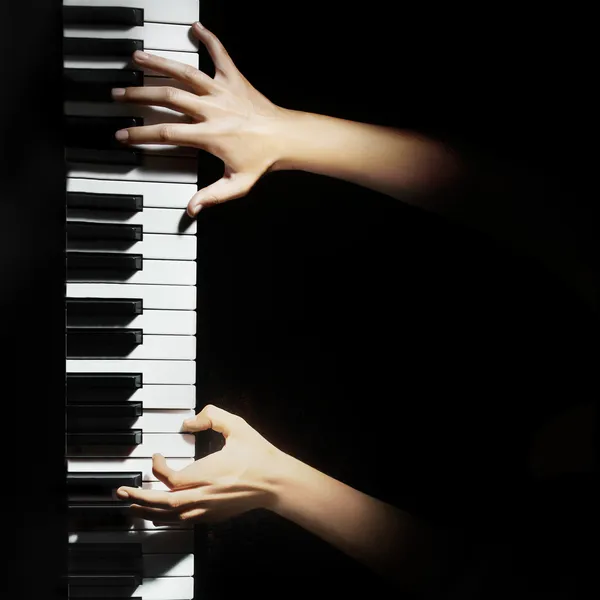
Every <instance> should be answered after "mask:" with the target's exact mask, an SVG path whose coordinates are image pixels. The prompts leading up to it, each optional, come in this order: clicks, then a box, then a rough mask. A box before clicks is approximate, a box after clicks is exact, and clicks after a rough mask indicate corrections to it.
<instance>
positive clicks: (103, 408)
mask: <svg viewBox="0 0 600 600" xmlns="http://www.w3.org/2000/svg"><path fill="white" fill-rule="evenodd" d="M143 414H144V409H143V406H142V403H141V402H127V403H126V404H125V403H123V402H116V403H110V402H106V403H103V404H100V403H88V404H67V419H68V423H69V428H70V427H71V422H72V421H71V420H72V419H73V420H75V419H136V418H137V417H141V416H142V415H143Z"/></svg>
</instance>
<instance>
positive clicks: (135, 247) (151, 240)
mask: <svg viewBox="0 0 600 600" xmlns="http://www.w3.org/2000/svg"><path fill="white" fill-rule="evenodd" d="M125 244H127V246H126V247H123V246H124V245H125ZM197 247H198V243H197V241H196V238H195V237H194V236H191V235H169V234H165V233H146V231H144V235H143V239H142V240H141V241H139V242H133V243H127V242H123V241H122V240H101V239H67V250H80V251H95V252H118V253H125V254H142V255H143V256H144V259H165V260H196V257H197Z"/></svg>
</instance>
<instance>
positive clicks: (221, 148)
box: [113, 23, 285, 216]
mask: <svg viewBox="0 0 600 600" xmlns="http://www.w3.org/2000/svg"><path fill="white" fill-rule="evenodd" d="M192 31H193V32H194V35H195V36H196V37H197V38H198V39H199V40H200V41H201V42H202V43H203V44H204V45H205V46H206V49H207V50H208V53H209V54H210V57H211V59H212V61H213V63H214V65H215V76H214V78H212V77H210V76H208V75H207V74H205V73H203V72H202V71H199V70H198V69H196V68H194V67H192V66H190V65H185V64H183V63H180V62H177V61H173V60H168V59H166V58H162V57H159V56H154V55H151V54H148V53H143V52H139V51H136V52H135V53H134V54H133V60H134V61H135V63H136V64H138V65H139V66H141V67H143V68H148V69H151V70H152V71H156V72H158V73H161V74H163V75H165V76H167V77H171V78H173V79H176V80H177V81H179V82H181V83H183V84H185V85H186V87H188V88H189V90H190V91H186V90H183V89H179V88H174V87H167V86H165V87H159V86H156V87H154V86H148V87H130V88H126V89H125V90H113V98H114V99H115V100H118V101H119V102H133V103H137V104H144V105H153V106H164V107H166V108H170V109H172V110H175V111H178V112H180V113H184V114H185V115H187V116H188V117H190V120H191V122H190V123H169V124H162V125H149V126H141V127H131V128H128V129H123V130H121V131H119V132H117V134H116V137H117V139H119V141H121V142H123V143H127V144H170V145H178V146H192V147H195V148H200V149H202V150H205V151H207V152H210V153H211V154H213V155H214V156H216V157H217V158H220V159H221V160H222V161H223V163H224V166H225V170H224V174H223V177H222V178H221V179H219V180H218V181H216V182H215V183H213V184H211V185H209V186H207V187H205V188H204V189H201V190H199V191H198V192H197V193H196V194H195V195H194V196H193V197H192V199H191V200H190V202H189V204H188V209H187V210H188V214H189V215H190V216H195V215H196V214H198V211H199V210H200V209H201V208H202V207H203V206H209V205H211V204H217V203H220V202H224V201H226V200H231V199H233V198H239V197H241V196H245V195H246V194H247V193H248V192H249V191H250V189H251V188H252V187H253V186H254V184H255V183H256V182H257V181H258V179H259V178H260V177H261V176H262V175H263V174H264V173H265V172H266V171H268V170H269V169H270V167H271V166H272V165H273V164H274V163H275V162H276V161H277V159H278V149H277V142H276V137H277V136H276V135H275V134H274V133H273V131H274V127H273V124H274V122H276V121H277V120H279V119H280V118H281V117H282V115H283V113H284V112H285V111H284V109H281V108H280V107H278V106H276V105H275V104H273V103H272V102H271V101H270V100H268V99H267V98H266V97H265V96H263V95H262V94H261V93H260V92H258V91H257V90H256V89H255V88H254V87H253V86H252V85H251V84H250V83H249V82H248V80H247V79H246V78H245V77H244V76H243V75H242V74H241V73H240V72H239V71H238V69H237V68H236V66H235V64H234V63H233V61H232V59H231V57H230V56H229V54H228V53H227V51H226V50H225V48H224V47H223V45H222V44H221V42H220V41H219V40H218V39H217V37H216V36H215V35H214V34H213V33H212V32H210V31H208V30H207V29H206V28H204V27H202V26H201V25H200V24H199V23H195V24H194V26H193V27H192Z"/></svg>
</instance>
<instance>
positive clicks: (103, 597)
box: [69, 587, 143, 600]
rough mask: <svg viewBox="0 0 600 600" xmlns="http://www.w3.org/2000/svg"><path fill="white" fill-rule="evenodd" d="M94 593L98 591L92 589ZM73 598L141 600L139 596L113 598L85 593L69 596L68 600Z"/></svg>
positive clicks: (125, 595)
mask: <svg viewBox="0 0 600 600" xmlns="http://www.w3.org/2000/svg"><path fill="white" fill-rule="evenodd" d="M79 589H86V588H83V587H82V588H79ZM93 591H94V592H95V593H97V592H98V591H99V590H98V589H94V590H93ZM74 598H85V600H143V599H142V597H141V596H129V595H127V594H123V595H122V596H113V595H112V594H111V595H110V596H90V595H89V594H88V592H87V591H86V592H85V595H82V596H79V595H74V594H70V595H69V599H70V600H71V599H74Z"/></svg>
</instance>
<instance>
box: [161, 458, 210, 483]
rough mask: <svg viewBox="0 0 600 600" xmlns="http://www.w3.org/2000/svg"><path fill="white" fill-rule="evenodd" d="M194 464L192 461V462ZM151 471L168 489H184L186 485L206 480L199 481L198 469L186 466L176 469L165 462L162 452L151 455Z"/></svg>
mask: <svg viewBox="0 0 600 600" xmlns="http://www.w3.org/2000/svg"><path fill="white" fill-rule="evenodd" d="M193 464H194V463H193ZM152 473H153V474H154V476H155V477H156V478H157V479H158V480H159V481H161V482H162V483H164V484H165V485H166V486H167V487H168V488H169V489H172V490H173V489H184V488H186V487H191V486H194V487H197V486H199V485H203V484H205V483H209V482H208V481H206V482H204V481H200V480H199V474H198V469H197V468H195V469H188V468H187V467H186V468H184V469H181V471H176V470H175V469H172V468H171V467H169V465H168V464H167V461H166V459H165V457H164V456H163V455H162V454H154V455H153V456H152Z"/></svg>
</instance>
